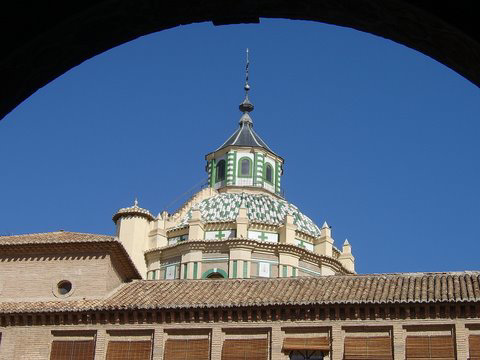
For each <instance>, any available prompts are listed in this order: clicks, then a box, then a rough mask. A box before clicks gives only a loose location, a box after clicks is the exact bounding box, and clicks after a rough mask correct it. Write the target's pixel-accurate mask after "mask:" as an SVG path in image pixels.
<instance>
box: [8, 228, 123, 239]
mask: <svg viewBox="0 0 480 360" xmlns="http://www.w3.org/2000/svg"><path fill="white" fill-rule="evenodd" d="M49 234H80V235H95V236H105V237H111V238H114V237H115V236H114V235H107V234H95V233H86V232H78V231H63V230H57V231H47V232H39V233H25V234H14V235H0V238H1V237H20V236H28V235H49Z"/></svg>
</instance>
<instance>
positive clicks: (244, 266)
mask: <svg viewBox="0 0 480 360" xmlns="http://www.w3.org/2000/svg"><path fill="white" fill-rule="evenodd" d="M243 278H244V279H247V278H248V261H246V260H245V261H244V262H243Z"/></svg>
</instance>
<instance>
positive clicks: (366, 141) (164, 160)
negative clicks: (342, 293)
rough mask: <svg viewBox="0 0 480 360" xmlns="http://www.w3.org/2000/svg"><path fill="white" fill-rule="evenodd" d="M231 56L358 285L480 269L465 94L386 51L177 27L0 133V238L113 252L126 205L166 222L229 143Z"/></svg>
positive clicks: (292, 33) (135, 44)
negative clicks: (107, 243) (86, 238)
mask: <svg viewBox="0 0 480 360" xmlns="http://www.w3.org/2000/svg"><path fill="white" fill-rule="evenodd" d="M247 47H249V48H250V55H251V67H250V70H251V72H250V80H251V81H250V83H251V87H252V90H251V92H250V93H251V96H250V98H251V100H252V102H253V103H254V105H255V111H254V112H253V113H252V118H253V121H254V126H255V130H256V131H257V132H258V133H259V134H260V135H261V136H262V137H263V139H264V140H265V141H266V142H267V143H268V144H269V145H270V147H271V148H272V149H273V150H274V151H276V152H277V153H278V154H279V155H281V156H283V157H284V159H285V168H284V170H285V172H284V177H283V182H282V183H283V187H284V190H285V193H286V198H287V200H288V201H290V202H292V203H294V204H295V205H297V206H298V207H299V208H300V209H301V210H302V211H303V212H304V213H305V214H306V215H308V216H310V217H311V218H312V219H313V220H314V221H315V222H317V224H319V225H320V224H322V223H323V221H325V220H326V221H327V222H328V223H329V224H330V225H331V226H332V227H333V236H334V238H335V245H336V246H337V247H341V244H342V243H343V241H344V240H345V238H348V239H349V241H350V243H351V244H352V248H353V253H354V255H355V257H356V265H357V271H358V272H360V273H384V272H414V271H454V270H473V269H479V266H478V255H477V254H478V252H479V250H480V244H479V235H478V224H479V223H480V221H479V220H480V201H479V200H480V189H479V186H478V183H479V178H480V166H479V161H478V159H479V154H480V144H479V141H478V137H479V130H480V124H479V121H478V115H479V114H480V94H479V91H478V88H477V87H476V86H474V85H473V84H471V83H470V82H469V81H467V80H466V79H464V78H462V77H461V76H459V75H458V74H456V73H455V72H453V71H452V70H450V69H449V68H447V67H445V66H444V65H442V64H440V63H438V62H436V61H434V60H432V59H431V58H429V57H427V56H425V55H423V54H421V53H418V52H417V51H414V50H412V49H409V48H407V47H405V46H402V45H399V44H396V43H394V42H392V41H390V40H385V39H383V38H380V37H376V36H373V35H370V34H366V33H361V32H358V31H355V30H351V29H347V28H341V27H336V26H332V25H325V24H320V23H313V22H302V21H287V20H265V19H262V20H261V23H260V24H258V25H235V26H221V27H214V26H213V25H212V24H210V23H202V24H195V25H188V26H181V27H177V28H175V29H171V30H167V31H162V32H160V33H156V34H151V35H148V36H145V37H142V38H139V39H137V40H134V41H132V42H130V43H127V44H124V45H122V46H119V47H117V48H114V49H112V50H109V51H107V52H105V53H103V54H100V55H98V56H96V57H95V58H93V59H90V60H88V61H86V62H84V63H83V64H81V65H79V66H77V67H75V68H74V69H72V70H70V71H69V72H67V73H66V74H64V75H62V76H61V77H59V78H58V79H56V80H54V81H53V82H51V83H50V84H48V85H47V86H45V87H44V88H42V89H40V90H39V91H37V92H36V93H35V94H34V95H32V96H31V97H30V98H29V99H27V100H26V101H24V102H23V103H22V104H21V105H19V106H18V107H17V108H16V109H15V110H14V111H13V112H12V113H10V114H9V115H8V116H7V117H6V118H4V119H3V120H2V121H0V160H1V164H2V170H1V171H0V185H1V187H0V189H1V190H0V191H1V192H0V195H1V203H2V210H1V211H0V215H1V217H0V234H21V233H30V232H45V231H55V230H58V229H65V230H69V231H80V232H91V233H105V234H113V233H114V224H113V222H112V221H111V216H112V215H113V214H114V213H115V211H116V210H117V209H118V208H120V207H125V206H129V205H131V204H132V202H133V199H134V197H135V196H138V198H139V202H140V205H141V206H143V207H145V208H147V209H149V210H150V211H151V212H152V213H154V214H157V213H158V212H160V211H161V210H163V209H164V208H167V210H169V211H172V210H174V209H176V208H177V207H179V206H180V205H181V202H179V201H176V202H175V200H176V199H178V197H179V196H180V195H181V194H183V193H185V192H186V191H188V190H189V189H191V188H192V187H193V186H194V185H195V184H198V183H200V182H202V180H204V179H206V176H207V175H206V173H205V160H204V155H205V154H207V153H208V152H210V151H212V150H214V149H215V148H216V147H217V146H219V145H220V144H221V143H222V142H223V141H224V140H226V138H227V137H228V136H229V135H231V133H232V132H233V131H234V130H235V129H236V127H237V126H238V119H239V117H240V112H239V111H238V104H239V103H240V102H241V101H242V99H243V82H244V67H245V49H246V48H247ZM184 199H185V198H182V200H184Z"/></svg>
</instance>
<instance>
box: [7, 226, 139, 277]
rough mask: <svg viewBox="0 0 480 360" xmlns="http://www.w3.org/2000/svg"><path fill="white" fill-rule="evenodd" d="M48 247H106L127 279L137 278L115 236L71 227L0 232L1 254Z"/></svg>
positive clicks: (70, 248)
mask: <svg viewBox="0 0 480 360" xmlns="http://www.w3.org/2000/svg"><path fill="white" fill-rule="evenodd" d="M45 247H48V249H49V250H50V251H60V252H64V251H70V252H72V253H73V252H78V251H89V250H93V249H102V250H107V251H109V252H110V253H111V254H112V257H113V258H114V259H115V260H118V266H119V267H120V268H119V269H117V270H121V273H122V274H123V276H125V277H126V278H127V279H140V278H141V276H140V274H139V273H138V270H137V269H136V267H135V265H134V264H133V261H132V259H131V258H130V256H129V255H128V253H127V251H126V250H125V248H124V247H123V245H122V244H121V243H120V241H118V239H117V238H115V237H113V236H110V235H99V234H87V233H78V232H70V231H54V232H49V233H36V234H23V235H10V236H0V249H1V251H2V254H4V255H5V254H7V253H18V252H29V253H32V252H34V253H35V252H38V249H39V248H45Z"/></svg>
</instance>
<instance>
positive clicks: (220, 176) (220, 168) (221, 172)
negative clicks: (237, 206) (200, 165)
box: [215, 160, 225, 182]
mask: <svg viewBox="0 0 480 360" xmlns="http://www.w3.org/2000/svg"><path fill="white" fill-rule="evenodd" d="M216 173H217V178H216V179H215V181H216V182H219V181H223V180H225V160H220V161H219V162H218V163H217V169H216Z"/></svg>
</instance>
